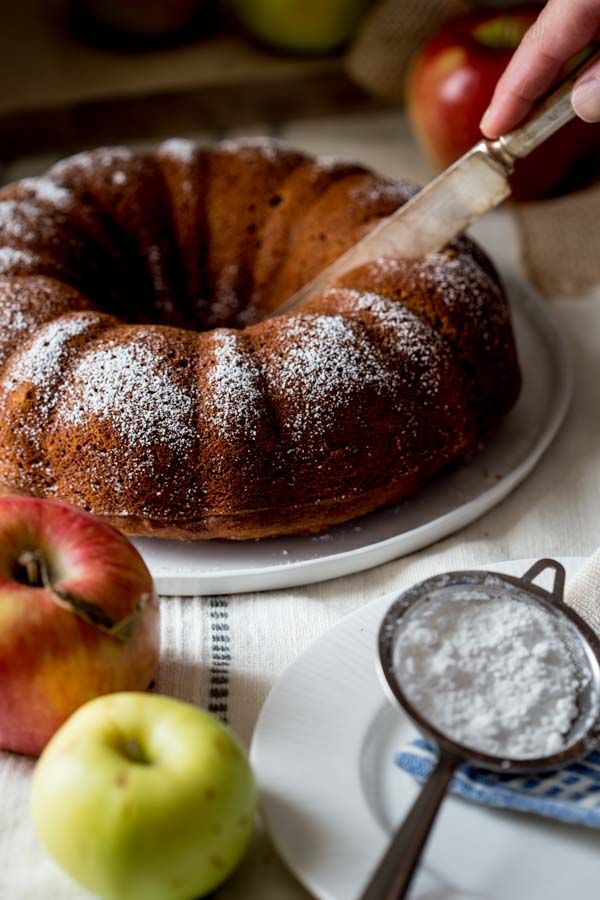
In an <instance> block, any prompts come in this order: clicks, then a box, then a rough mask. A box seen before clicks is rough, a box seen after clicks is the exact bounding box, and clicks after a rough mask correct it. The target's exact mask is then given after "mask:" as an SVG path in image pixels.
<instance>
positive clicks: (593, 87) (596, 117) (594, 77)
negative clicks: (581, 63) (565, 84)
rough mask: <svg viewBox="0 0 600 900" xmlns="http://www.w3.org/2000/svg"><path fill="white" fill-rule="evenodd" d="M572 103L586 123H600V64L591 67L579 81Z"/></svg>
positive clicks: (574, 90) (572, 96)
mask: <svg viewBox="0 0 600 900" xmlns="http://www.w3.org/2000/svg"><path fill="white" fill-rule="evenodd" d="M571 103H572V105H573V109H574V110H575V113H576V114H577V115H578V116H579V118H580V119H583V121H584V122H600V63H595V64H594V65H593V66H590V68H589V69H586V71H585V72H584V73H583V75H582V76H581V78H579V79H578V81H577V84H576V85H575V87H574V88H573V93H572V95H571Z"/></svg>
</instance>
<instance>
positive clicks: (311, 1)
mask: <svg viewBox="0 0 600 900" xmlns="http://www.w3.org/2000/svg"><path fill="white" fill-rule="evenodd" d="M367 3H368V0H234V6H235V8H236V10H237V13H238V15H239V18H240V20H241V22H242V24H243V25H244V26H245V27H246V28H247V29H248V31H249V32H250V33H251V34H253V35H254V36H255V37H257V38H259V40H261V41H263V42H264V43H266V44H270V45H271V46H273V47H278V48H279V49H282V50H292V51H296V52H301V53H325V52H327V51H329V50H335V49H336V48H337V47H340V46H341V45H342V44H345V43H346V41H347V40H349V38H350V37H351V36H352V34H353V33H354V30H355V28H356V26H357V24H358V21H359V19H360V17H361V15H362V13H363V12H364V10H365V8H366V6H367Z"/></svg>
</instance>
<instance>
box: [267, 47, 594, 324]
mask: <svg viewBox="0 0 600 900" xmlns="http://www.w3.org/2000/svg"><path fill="white" fill-rule="evenodd" d="M599 58H600V51H597V50H596V51H594V50H592V51H590V53H589V54H587V55H585V57H584V58H583V59H581V60H580V61H579V62H578V64H577V65H576V66H575V67H574V68H573V69H571V71H570V72H569V74H568V76H567V77H566V78H565V79H564V80H563V81H562V82H561V84H560V85H559V87H558V88H556V89H555V90H553V91H552V93H551V94H549V95H548V96H547V97H546V99H545V100H543V101H542V102H540V103H539V104H538V105H537V106H536V107H535V109H534V110H533V112H532V113H531V115H530V116H529V117H528V118H527V120H526V121H525V123H524V124H523V125H521V126H520V127H519V128H517V129H515V130H514V131H511V132H510V133H509V134H506V135H502V137H499V138H498V139H497V140H494V141H488V140H482V141H480V142H479V143H478V144H475V146H474V147H472V148H471V149H470V150H469V151H468V152H467V153H465V155H464V156H462V157H461V158H460V159H459V160H457V161H456V162H455V163H453V164H452V165H451V166H450V167H449V168H448V169H446V170H445V171H444V172H442V173H441V175H438V176H437V178H435V179H434V180H433V181H431V182H430V183H429V184H428V185H427V186H426V187H424V188H423V189H422V190H420V191H419V192H418V193H417V194H415V196H414V197H412V198H411V199H410V200H409V201H408V202H407V203H405V204H404V205H403V206H401V207H400V209H398V210H397V211H396V212H395V213H393V214H392V215H391V216H389V217H388V218H386V219H383V220H382V221H381V222H380V223H379V224H378V225H376V226H375V228H374V229H373V230H372V231H370V232H369V233H368V234H367V235H366V236H365V237H364V238H363V239H362V240H360V241H359V242H358V243H357V244H355V245H354V246H353V247H350V249H349V250H347V251H346V252H345V253H344V254H343V255H342V256H340V257H338V259H336V260H335V261H334V262H333V263H332V264H331V265H330V266H328V267H327V268H326V269H324V270H323V271H322V272H320V273H319V275H317V277H316V278H314V279H313V280H312V281H310V282H309V283H308V284H306V285H304V286H303V287H301V288H300V290H299V291H297V292H296V293H295V294H294V295H293V296H292V297H291V298H290V299H289V300H287V301H286V302H285V303H284V304H283V305H282V306H280V307H278V309H277V310H275V311H274V312H273V314H272V315H281V314H282V313H287V312H291V311H292V310H294V309H297V308H298V307H299V306H300V305H301V304H302V303H304V302H305V301H306V300H308V299H309V298H310V297H312V296H313V295H315V294H316V293H318V292H320V291H322V290H323V289H325V288H326V287H328V286H331V285H332V284H333V283H334V282H335V281H336V280H337V279H339V278H340V277H341V276H342V275H344V274H345V273H346V272H348V271H350V270H351V269H354V268H356V267H358V266H360V265H363V264H364V263H367V262H371V261H372V260H375V259H379V258H382V257H383V258H385V257H392V258H394V259H399V258H402V257H404V258H409V257H418V256H425V255H426V254H427V253H431V252H433V251H435V250H440V249H441V248H442V247H444V246H445V245H446V244H447V243H448V242H449V241H451V240H452V238H454V237H456V235H457V234H459V233H460V232H461V231H464V229H465V228H467V227H468V226H469V225H471V224H472V223H473V222H474V221H475V220H476V219H478V218H479V217H480V216H482V215H484V214H485V213H486V212H488V211H489V210H491V209H493V208H494V207H496V206H498V205H499V204H500V203H502V201H503V200H505V199H506V198H507V197H508V196H509V195H510V193H511V189H510V183H509V180H508V179H509V175H510V174H511V173H512V171H513V168H514V163H515V161H516V160H517V159H521V158H523V157H525V156H528V155H529V154H530V153H531V152H532V150H534V149H535V148H536V147H538V146H539V145H540V144H541V143H543V142H544V141H545V140H546V139H547V138H549V137H550V136H551V135H552V134H554V133H555V132H556V131H558V129H559V128H562V126H563V125H566V123H567V122H569V121H571V119H573V118H574V117H575V112H574V110H573V107H572V105H571V93H572V90H573V87H574V85H575V81H576V80H577V78H578V77H579V76H580V74H581V72H582V71H583V70H584V69H586V68H587V67H588V66H589V65H591V64H592V63H593V62H595V61H596V60H597V59H599Z"/></svg>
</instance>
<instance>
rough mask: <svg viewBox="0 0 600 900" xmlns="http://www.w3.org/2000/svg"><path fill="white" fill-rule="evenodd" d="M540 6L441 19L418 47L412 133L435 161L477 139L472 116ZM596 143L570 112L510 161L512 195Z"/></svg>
mask: <svg viewBox="0 0 600 900" xmlns="http://www.w3.org/2000/svg"><path fill="white" fill-rule="evenodd" d="M541 8H542V4H539V3H527V4H521V5H518V6H513V7H508V8H505V9H503V10H499V9H487V10H479V11H475V12H473V13H469V14H468V15H466V16H463V17H461V18H458V19H455V20H454V21H452V22H449V23H447V24H446V25H445V26H444V27H443V28H442V30H441V31H440V32H439V34H437V35H436V36H435V37H433V38H432V39H431V40H430V41H429V42H428V43H427V44H425V46H424V47H423V48H422V49H421V50H420V52H419V53H418V55H417V57H416V59H415V61H414V65H413V67H412V70H411V73H410V76H409V80H408V96H407V100H408V109H409V114H410V118H411V121H412V123H413V127H414V130H415V133H416V135H417V138H418V139H419V141H420V143H421V145H422V146H423V148H424V149H425V151H426V153H427V155H428V156H429V157H430V159H431V160H432V161H433V163H434V164H435V165H436V166H438V167H439V168H440V169H444V168H446V166H448V165H450V163H451V162H453V161H454V160H455V159H457V158H458V157H459V156H462V154H463V153H465V152H466V151H467V150H468V149H469V148H470V147H472V146H473V144H475V143H477V141H479V140H481V132H480V130H479V122H480V121H481V117H482V115H483V113H484V112H485V110H486V108H487V105H488V103H489V101H490V100H491V98H492V94H493V92H494V88H495V86H496V82H497V81H498V79H499V78H500V75H501V74H502V72H503V71H504V69H505V68H506V66H507V65H508V62H509V60H510V58H511V56H512V54H513V53H514V51H515V49H516V48H517V46H518V45H519V43H520V41H521V39H522V37H523V36H524V34H525V32H526V31H527V29H528V28H529V27H530V25H532V24H533V22H535V20H536V18H537V16H538V14H539V12H540V9H541ZM599 145H600V129H599V128H598V127H597V126H595V125H588V124H586V123H585V122H581V121H580V120H578V119H577V120H574V121H573V122H571V123H570V124H569V125H567V126H565V127H564V128H562V129H561V130H560V131H558V132H557V133H556V134H555V135H554V136H553V137H551V138H550V139H549V140H547V141H546V142H545V144H543V145H542V146H541V147H539V148H538V149H537V150H536V151H535V152H534V153H533V154H532V155H531V156H530V157H529V158H527V159H525V160H521V161H519V162H518V163H517V165H516V169H515V174H514V175H513V176H512V179H511V184H512V187H513V196H514V197H515V198H516V199H520V200H531V199H536V198H539V197H543V196H545V195H546V194H548V193H550V192H551V191H552V190H554V189H555V188H557V186H558V185H560V184H561V182H563V181H564V180H565V178H566V177H567V176H568V175H570V174H571V173H572V172H573V170H574V168H575V167H576V166H577V164H578V163H580V162H581V161H582V160H584V159H585V157H587V156H589V155H591V154H592V152H593V150H594V148H597V147H598V146H599Z"/></svg>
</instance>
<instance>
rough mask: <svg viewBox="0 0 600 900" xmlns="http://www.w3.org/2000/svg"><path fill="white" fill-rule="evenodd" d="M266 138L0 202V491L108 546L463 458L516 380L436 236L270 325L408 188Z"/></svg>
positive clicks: (85, 176)
mask: <svg viewBox="0 0 600 900" xmlns="http://www.w3.org/2000/svg"><path fill="white" fill-rule="evenodd" d="M413 191H414V188H412V187H411V186H410V185H408V184H406V183H397V182H393V181H390V180H388V179H386V178H382V177H379V176H377V175H374V174H372V173H371V172H369V171H367V170H365V169H364V168H362V167H361V166H359V165H355V164H352V163H348V162H340V161H336V160H330V159H315V158H312V157H310V156H308V155H306V154H304V153H300V152H298V151H296V150H292V149H290V148H289V147H287V146H285V145H283V144H280V143H277V142H272V141H257V142H253V141H246V142H242V143H239V142H223V143H221V144H219V145H217V146H215V147H210V148H207V147H202V146H197V145H195V144H193V143H191V142H187V141H182V140H174V141H168V142H166V143H164V144H163V145H161V146H160V147H159V148H158V150H156V151H154V152H133V151H130V150H127V149H123V148H114V149H100V150H96V151H92V152H89V153H81V154H78V155H76V156H73V157H71V158H70V159H67V160H65V161H63V162H60V163H58V164H57V165H55V166H53V168H51V169H50V170H49V171H48V173H47V174H46V175H45V176H43V177H40V178H29V179H24V180H22V181H19V182H17V183H15V184H12V185H9V186H8V187H5V188H4V189H3V190H2V191H1V192H0V326H1V328H0V492H4V493H23V494H32V495H35V496H38V497H55V498H59V499H61V500H64V501H68V502H70V503H73V504H76V505H78V506H81V507H83V508H85V509H87V510H91V511H92V512H94V513H96V514H97V515H99V516H101V517H102V518H103V519H105V520H107V521H109V522H111V523H112V524H114V525H116V526H117V527H119V528H121V529H122V530H123V531H125V532H127V533H129V534H138V535H158V536H162V537H176V538H236V539H247V538H258V537H268V536H273V535H283V534H301V533H311V532H318V531H321V530H323V529H325V528H326V527H327V526H329V525H332V524H333V523H335V522H340V521H343V520H346V519H349V518H352V517H354V516H358V515H361V514H363V513H367V512H369V511H370V510H373V509H376V508H377V507H380V506H383V505H385V504H389V503H393V502H397V501H398V500H400V499H401V498H403V497H406V496H408V495H410V494H412V493H413V492H414V491H416V490H417V489H418V488H419V487H420V486H421V485H422V484H423V483H424V482H426V481H428V480H429V479H430V478H431V477H432V476H433V475H434V474H435V473H437V472H439V471H440V470H441V469H443V468H444V467H446V466H448V465H450V464H451V463H453V462H455V461H457V460H460V459H462V458H464V457H465V456H467V455H468V454H470V453H471V452H472V451H473V450H474V449H475V448H476V447H477V445H478V443H479V442H480V441H481V439H482V438H484V437H485V436H486V435H487V434H488V433H489V432H490V431H491V430H492V429H493V428H494V426H496V425H497V424H498V423H499V422H500V420H501V418H502V417H503V416H504V415H505V414H506V412H507V411H508V410H509V409H510V408H511V406H512V405H513V403H514V402H515V399H516V397H517V394H518V391H519V384H520V376H519V368H518V363H517V357H516V352H515V344H514V339H513V333H512V329H511V322H510V315H509V309H508V305H507V301H506V298H505V295H504V292H503V289H502V286H501V284H500V282H499V279H498V276H497V274H496V272H495V271H494V268H493V266H492V265H491V263H490V261H489V260H488V259H487V257H486V256H485V255H484V253H483V252H482V250H480V249H479V248H478V247H477V246H476V245H475V244H474V243H473V242H471V241H470V240H467V239H466V238H460V239H458V240H456V241H454V242H453V243H452V244H450V245H449V246H448V247H447V248H446V249H445V250H444V251H443V252H440V253H433V254H431V255H430V256H428V257H426V258H424V259H421V260H413V261H405V260H394V259H385V260H378V261H376V262H373V263H371V264H369V265H366V266H362V267H361V268H359V269H356V270H354V271H352V272H350V273H348V274H346V275H345V276H344V277H343V278H342V279H340V280H339V281H337V282H336V283H335V284H333V285H332V286H331V287H330V288H329V289H328V290H326V291H324V292H323V293H321V294H320V295H319V296H318V297H316V298H314V299H313V300H311V301H310V302H309V303H308V304H307V305H306V306H305V307H303V308H302V309H301V310H299V311H297V312H296V313H294V314H291V315H281V316H277V315H274V316H273V315H271V314H272V313H273V312H274V311H276V310H277V307H278V306H279V305H280V304H281V303H282V302H283V301H284V300H286V299H287V298H288V297H289V296H290V295H291V294H292V293H293V292H294V291H295V290H297V288H299V287H300V286H301V285H303V284H304V283H306V282H307V281H309V280H310V279H311V278H313V277H314V276H315V275H316V274H317V273H318V272H319V271H320V270H321V269H323V267H325V266H326V265H327V264H329V263H330V262H332V261H333V260H334V259H335V258H336V257H337V256H338V255H339V254H340V253H342V252H343V251H344V250H345V249H346V248H347V247H349V246H350V245H351V244H353V243H355V242H356V241H357V240H358V239H359V238H360V237H362V236H363V235H364V234H365V233H366V232H367V231H368V230H369V229H370V228H371V227H372V226H373V225H374V224H375V223H376V222H378V221H379V220H380V219H381V218H382V217H384V216H388V215H389V214H390V213H392V212H393V211H394V210H395V209H397V208H398V207H399V206H400V205H401V204H402V203H404V202H405V201H406V200H407V199H408V198H409V197H410V196H411V194H412V193H413Z"/></svg>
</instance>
